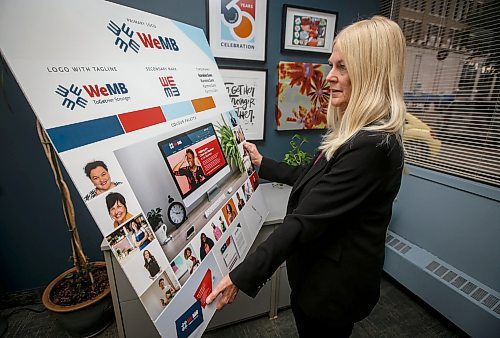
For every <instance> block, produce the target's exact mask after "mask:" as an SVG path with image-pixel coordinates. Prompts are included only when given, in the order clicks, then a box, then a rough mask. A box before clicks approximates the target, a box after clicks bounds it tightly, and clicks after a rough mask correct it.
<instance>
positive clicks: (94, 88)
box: [83, 82, 128, 98]
mask: <svg viewBox="0 0 500 338" xmlns="http://www.w3.org/2000/svg"><path fill="white" fill-rule="evenodd" d="M83 89H85V91H86V92H87V94H89V96H90V97H92V98H94V97H101V95H102V96H110V95H118V94H127V93H128V89H127V86H125V83H123V82H117V83H106V84H105V85H103V86H101V85H98V84H95V85H83Z"/></svg>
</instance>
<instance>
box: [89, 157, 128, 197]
mask: <svg viewBox="0 0 500 338" xmlns="http://www.w3.org/2000/svg"><path fill="white" fill-rule="evenodd" d="M83 170H84V171H85V175H87V177H88V178H89V179H90V181H91V182H92V184H93V185H94V187H95V188H94V189H92V190H90V192H89V193H88V194H87V195H85V197H84V198H83V200H84V201H85V202H88V201H90V200H91V199H93V198H94V197H96V196H97V195H100V194H102V193H103V192H106V191H108V190H109V189H112V188H114V187H116V186H117V185H120V184H122V182H113V181H112V180H111V176H110V175H109V172H108V167H107V166H106V164H105V163H104V162H103V161H93V162H89V163H87V164H86V165H85V168H83Z"/></svg>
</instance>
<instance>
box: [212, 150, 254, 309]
mask: <svg viewBox="0 0 500 338" xmlns="http://www.w3.org/2000/svg"><path fill="white" fill-rule="evenodd" d="M254 147H255V146H254ZM220 293H222V297H221V298H220V299H219V302H218V303H217V310H220V309H222V308H223V307H224V306H225V305H227V304H231V303H232V302H233V301H234V299H235V298H236V294H237V293H238V287H237V286H236V285H234V284H233V282H232V281H231V278H229V275H226V276H224V278H222V280H221V281H220V283H219V284H217V286H216V287H215V289H214V290H213V291H212V293H211V294H209V295H208V297H207V304H210V303H212V302H213V301H214V299H215V298H217V296H218V295H219V294H220Z"/></svg>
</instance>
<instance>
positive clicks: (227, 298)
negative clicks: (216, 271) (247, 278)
mask: <svg viewBox="0 0 500 338" xmlns="http://www.w3.org/2000/svg"><path fill="white" fill-rule="evenodd" d="M237 293H238V288H237V287H236V285H234V284H233V282H232V281H231V279H230V278H229V275H226V276H225V277H224V278H222V280H221V281H220V283H219V284H217V286H216V287H215V289H213V291H212V293H210V294H209V295H208V297H207V300H206V302H207V304H210V303H212V302H213V301H214V300H215V298H217V296H219V294H222V296H221V298H220V299H219V302H218V303H217V310H220V309H222V308H223V307H224V306H226V305H227V304H231V303H232V302H233V301H234V299H235V298H236V294H237Z"/></svg>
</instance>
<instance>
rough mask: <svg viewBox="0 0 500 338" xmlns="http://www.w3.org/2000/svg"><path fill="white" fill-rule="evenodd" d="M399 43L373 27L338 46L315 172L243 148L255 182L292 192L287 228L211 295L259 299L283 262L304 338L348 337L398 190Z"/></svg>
mask: <svg viewBox="0 0 500 338" xmlns="http://www.w3.org/2000/svg"><path fill="white" fill-rule="evenodd" d="M405 54H406V50H405V39H404V36H403V34H402V32H401V29H400V28H399V26H398V25H397V24H396V23H394V22H393V21H391V20H389V19H387V18H384V17H378V16H376V17H373V18H372V19H369V20H363V21H360V22H357V23H354V24H352V25H350V26H348V27H346V28H345V29H344V30H343V31H342V32H340V33H339V34H338V35H337V37H336V38H335V41H334V47H333V53H332V55H331V56H330V58H329V63H330V65H331V67H332V68H331V70H330V72H329V74H328V76H327V78H326V79H327V81H328V82H329V84H330V104H329V109H328V113H327V120H328V126H329V131H328V132H327V134H326V135H325V136H324V138H323V141H322V142H321V145H320V147H319V149H320V150H321V152H320V153H319V154H318V155H317V156H316V158H315V160H314V161H313V163H311V164H310V165H308V166H305V167H291V166H288V165H286V164H284V163H277V162H274V161H273V160H270V159H268V158H263V157H262V155H261V154H260V153H259V152H258V150H257V148H256V147H255V146H254V145H253V144H250V143H246V144H245V147H246V149H247V150H248V151H249V153H250V156H251V158H252V162H253V163H254V164H255V165H257V166H259V167H260V173H259V174H260V176H261V177H262V178H264V179H267V180H270V181H276V182H281V183H285V184H289V185H293V189H292V192H291V194H290V198H289V201H288V206H287V215H286V217H285V219H284V220H283V224H282V225H281V226H280V227H278V228H277V230H275V231H274V233H273V234H271V235H270V236H269V238H268V239H267V240H266V241H265V242H264V243H262V244H261V245H260V246H259V247H258V248H257V250H256V251H255V252H254V253H253V254H251V255H249V256H248V257H247V258H246V259H245V260H244V261H243V262H242V263H241V264H240V265H239V266H238V267H236V268H235V269H234V270H233V271H232V272H230V274H229V275H228V276H225V277H224V278H223V279H222V280H221V282H220V283H219V285H218V286H217V287H216V288H215V289H214V291H213V292H212V293H211V294H210V295H209V297H208V299H207V303H210V302H212V301H213V300H214V298H215V297H216V296H217V295H218V294H219V293H222V297H221V298H220V299H219V301H218V304H217V308H222V307H223V306H224V305H225V304H227V303H231V302H232V301H233V300H234V297H235V296H236V292H237V291H238V289H241V290H243V292H245V293H246V294H248V295H250V296H252V297H255V296H256V295H257V293H258V291H259V289H260V288H261V287H262V286H263V285H264V283H265V282H266V281H267V279H268V278H270V277H271V275H272V274H273V272H274V271H275V270H276V268H277V267H279V266H280V264H282V262H283V261H284V260H286V261H287V272H288V279H289V282H290V286H291V289H292V292H291V296H290V297H291V306H292V311H293V314H294V317H295V322H296V325H297V329H298V332H299V334H300V336H321V335H322V334H323V335H324V333H325V332H328V336H329V337H333V336H335V337H348V336H349V335H350V334H351V332H352V328H353V325H354V322H357V321H359V320H361V319H363V318H365V317H366V316H367V315H368V314H369V313H370V311H371V310H372V309H373V307H374V306H375V304H376V303H377V301H378V298H379V292H380V291H379V290H380V275H381V272H382V266H383V262H384V243H385V234H386V230H387V226H388V224H389V221H390V218H391V213H392V202H393V201H394V198H395V197H396V194H397V192H398V190H399V186H400V183H401V173H402V168H403V147H402V143H401V135H402V130H403V125H404V116H405V104H404V102H403V74H404V59H405Z"/></svg>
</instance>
